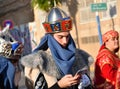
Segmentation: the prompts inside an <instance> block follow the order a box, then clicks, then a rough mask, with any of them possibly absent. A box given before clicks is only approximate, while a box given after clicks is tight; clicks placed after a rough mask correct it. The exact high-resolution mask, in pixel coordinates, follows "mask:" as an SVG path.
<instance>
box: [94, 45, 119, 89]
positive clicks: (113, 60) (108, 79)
mask: <svg viewBox="0 0 120 89" xmlns="http://www.w3.org/2000/svg"><path fill="white" fill-rule="evenodd" d="M119 64H120V60H119V58H118V56H117V55H115V54H113V53H111V52H110V51H109V50H107V49H105V48H104V47H103V48H101V50H100V51H99V54H98V56H97V59H96V62H95V74H94V85H95V89H117V88H115V85H116V75H117V70H118V66H119ZM118 76H120V75H118Z"/></svg>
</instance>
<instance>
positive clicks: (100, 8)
mask: <svg viewBox="0 0 120 89" xmlns="http://www.w3.org/2000/svg"><path fill="white" fill-rule="evenodd" d="M105 10H107V5H106V3H93V4H91V11H92V12H96V21H97V25H98V34H99V40H100V45H102V34H101V27H100V19H99V15H98V11H105Z"/></svg>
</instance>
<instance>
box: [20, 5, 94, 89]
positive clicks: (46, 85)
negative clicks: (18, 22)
mask: <svg viewBox="0 0 120 89" xmlns="http://www.w3.org/2000/svg"><path fill="white" fill-rule="evenodd" d="M43 26H44V28H45V30H46V34H45V36H44V37H43V38H42V39H41V42H40V44H39V45H38V47H36V49H35V50H34V51H33V53H32V54H29V55H27V56H24V57H22V58H21V63H22V64H23V65H24V66H25V76H26V85H27V87H28V89H91V79H90V77H89V65H90V64H91V63H92V62H93V58H92V57H91V56H90V55H89V54H88V53H86V52H85V51H83V50H80V49H77V48H76V46H75V43H74V41H73V39H72V36H71V34H70V30H72V20H71V18H70V17H69V16H67V15H66V13H65V12H64V11H63V10H61V9H59V8H58V7H53V8H52V9H51V10H50V12H49V13H48V15H47V17H46V20H45V22H44V23H43ZM78 70H80V71H79V72H78V73H77V71H78Z"/></svg>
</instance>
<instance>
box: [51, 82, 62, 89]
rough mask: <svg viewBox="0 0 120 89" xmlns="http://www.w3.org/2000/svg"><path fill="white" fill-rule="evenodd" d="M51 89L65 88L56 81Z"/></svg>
mask: <svg viewBox="0 0 120 89" xmlns="http://www.w3.org/2000/svg"><path fill="white" fill-rule="evenodd" d="M49 89H63V88H60V87H59V85H58V83H55V84H54V85H53V86H52V87H50V88H49Z"/></svg>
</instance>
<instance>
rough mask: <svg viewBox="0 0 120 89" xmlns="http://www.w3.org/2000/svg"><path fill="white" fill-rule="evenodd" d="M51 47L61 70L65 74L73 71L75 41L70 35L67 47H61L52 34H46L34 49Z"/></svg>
mask: <svg viewBox="0 0 120 89" xmlns="http://www.w3.org/2000/svg"><path fill="white" fill-rule="evenodd" d="M48 48H50V51H51V53H52V56H53V58H54V61H55V63H56V64H57V67H58V68H59V70H60V72H61V73H62V74H63V75H65V74H68V73H71V67H72V64H73V63H74V60H75V49H76V46H75V43H74V41H73V39H72V37H71V36H70V40H69V43H68V45H67V47H66V48H63V47H61V45H60V44H59V43H58V42H57V41H56V40H55V39H54V38H53V36H52V35H51V34H46V35H45V36H44V37H43V38H42V39H41V42H40V44H39V46H38V47H37V48H36V49H35V50H34V52H36V51H38V50H47V49H48Z"/></svg>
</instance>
